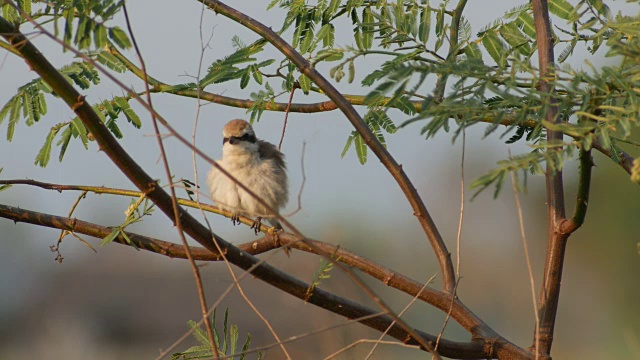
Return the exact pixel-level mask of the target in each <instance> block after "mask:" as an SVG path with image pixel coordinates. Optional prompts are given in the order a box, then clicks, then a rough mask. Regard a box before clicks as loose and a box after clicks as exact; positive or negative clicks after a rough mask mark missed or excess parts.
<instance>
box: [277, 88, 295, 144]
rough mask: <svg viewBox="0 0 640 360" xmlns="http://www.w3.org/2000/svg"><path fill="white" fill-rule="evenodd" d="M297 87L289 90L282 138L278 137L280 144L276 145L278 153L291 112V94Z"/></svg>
mask: <svg viewBox="0 0 640 360" xmlns="http://www.w3.org/2000/svg"><path fill="white" fill-rule="evenodd" d="M296 89H297V86H295V85H294V86H293V87H292V88H291V94H290V95H289V102H288V103H287V110H286V111H285V113H284V124H282V136H280V143H279V144H278V151H280V149H282V142H283V141H284V133H285V131H286V130H287V121H288V120H289V110H291V102H292V101H293V94H294V93H295V92H296Z"/></svg>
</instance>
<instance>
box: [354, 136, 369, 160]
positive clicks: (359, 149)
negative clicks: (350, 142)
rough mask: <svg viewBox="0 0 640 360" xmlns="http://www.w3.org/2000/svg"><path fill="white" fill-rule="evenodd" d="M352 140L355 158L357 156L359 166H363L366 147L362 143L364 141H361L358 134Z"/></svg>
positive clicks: (365, 157) (365, 158)
mask: <svg viewBox="0 0 640 360" xmlns="http://www.w3.org/2000/svg"><path fill="white" fill-rule="evenodd" d="M354 140H355V141H354V146H355V148H356V156H358V161H360V164H362V165H364V164H365V163H366V162H367V145H366V144H365V143H364V139H362V136H360V134H357V135H356V138H355V139H354Z"/></svg>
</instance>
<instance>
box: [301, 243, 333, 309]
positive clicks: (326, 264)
mask: <svg viewBox="0 0 640 360" xmlns="http://www.w3.org/2000/svg"><path fill="white" fill-rule="evenodd" d="M338 249H339V247H338V248H336V250H335V251H334V252H333V254H331V258H332V259H334V260H335V261H339V260H340V258H339V257H338V258H336V252H337V251H338ZM331 270H333V262H331V261H328V260H325V259H320V267H319V268H318V270H316V272H315V273H314V274H313V279H312V280H311V284H310V285H309V287H308V288H307V292H306V294H305V298H306V299H307V300H308V299H309V298H310V297H311V296H312V295H313V290H314V289H315V288H316V287H318V286H320V284H321V283H322V280H325V279H329V278H331V274H330V272H331Z"/></svg>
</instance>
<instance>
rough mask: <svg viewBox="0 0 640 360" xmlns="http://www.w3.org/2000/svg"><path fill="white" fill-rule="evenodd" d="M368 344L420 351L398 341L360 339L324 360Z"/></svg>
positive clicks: (325, 359) (415, 347)
mask: <svg viewBox="0 0 640 360" xmlns="http://www.w3.org/2000/svg"><path fill="white" fill-rule="evenodd" d="M368 343H375V344H383V345H398V346H402V347H408V348H413V349H418V347H417V346H412V345H407V344H403V343H401V342H398V341H382V340H374V339H360V340H357V341H354V342H352V343H351V344H349V345H348V346H346V347H344V348H342V349H340V350H338V351H336V352H334V353H333V354H331V355H329V356H327V357H326V358H324V360H330V359H335V358H336V357H337V356H338V355H340V354H342V353H344V352H345V351H347V350H349V349H351V348H354V347H356V346H358V345H360V344H368Z"/></svg>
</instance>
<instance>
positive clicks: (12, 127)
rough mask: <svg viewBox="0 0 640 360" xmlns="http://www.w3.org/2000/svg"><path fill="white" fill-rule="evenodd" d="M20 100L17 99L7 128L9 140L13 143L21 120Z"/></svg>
mask: <svg viewBox="0 0 640 360" xmlns="http://www.w3.org/2000/svg"><path fill="white" fill-rule="evenodd" d="M20 99H21V98H16V99H15V101H14V102H13V106H12V107H11V112H10V113H9V126H8V127H7V140H8V141H9V142H11V140H13V133H14V131H15V128H16V124H17V123H18V120H20Z"/></svg>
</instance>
